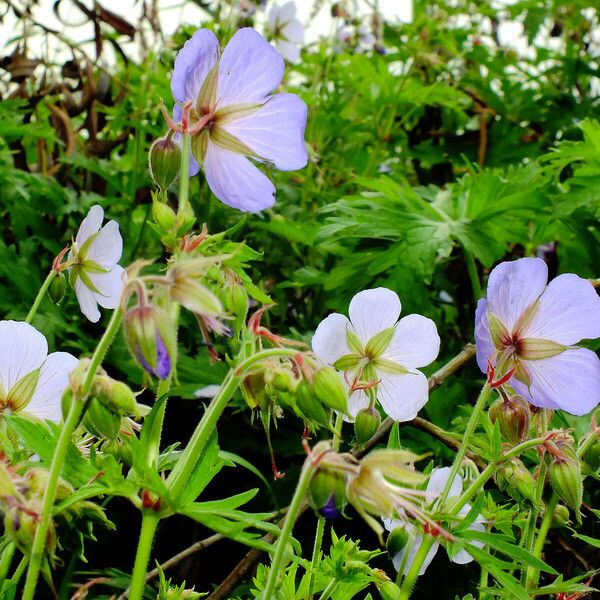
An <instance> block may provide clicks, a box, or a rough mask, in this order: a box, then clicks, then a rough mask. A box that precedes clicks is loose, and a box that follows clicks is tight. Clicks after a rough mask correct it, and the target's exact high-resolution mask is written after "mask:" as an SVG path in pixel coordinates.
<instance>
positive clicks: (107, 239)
mask: <svg viewBox="0 0 600 600" xmlns="http://www.w3.org/2000/svg"><path fill="white" fill-rule="evenodd" d="M122 254H123V238H122V237H121V234H120V232H119V224H118V223H117V222H116V221H109V222H108V223H107V224H106V225H105V226H104V227H103V228H102V229H101V230H100V233H99V234H98V237H97V238H96V239H95V240H94V241H93V242H92V243H91V244H90V247H89V250H88V253H87V256H86V258H87V259H89V260H93V261H94V262H97V263H98V264H99V265H101V266H112V265H114V264H116V263H117V262H118V261H119V260H120V259H121V255H122Z"/></svg>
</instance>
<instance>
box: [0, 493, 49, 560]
mask: <svg viewBox="0 0 600 600" xmlns="http://www.w3.org/2000/svg"><path fill="white" fill-rule="evenodd" d="M40 512H41V501H39V502H28V503H27V504H26V505H24V506H20V507H15V508H12V509H10V510H7V511H6V513H5V515H4V533H5V535H7V536H8V537H9V538H10V539H11V540H12V541H13V542H14V544H15V545H16V546H17V548H18V549H19V550H20V551H21V552H22V553H23V554H24V555H25V556H28V555H29V554H31V547H32V545H33V539H34V537H35V532H36V530H37V527H38V522H39V514H40ZM55 549H56V533H55V529H54V523H52V522H50V524H49V527H48V533H47V534H46V543H45V546H44V552H45V554H47V555H48V556H49V557H52V556H54V551H55Z"/></svg>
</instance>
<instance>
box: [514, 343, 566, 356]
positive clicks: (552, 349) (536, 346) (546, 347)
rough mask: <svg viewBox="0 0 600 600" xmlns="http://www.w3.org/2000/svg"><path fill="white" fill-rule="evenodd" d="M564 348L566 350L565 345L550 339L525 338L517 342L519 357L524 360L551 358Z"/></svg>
mask: <svg viewBox="0 0 600 600" xmlns="http://www.w3.org/2000/svg"><path fill="white" fill-rule="evenodd" d="M565 350H567V346H563V345H562V344H559V343H558V342H553V341H552V340H542V339H538V338H526V339H524V340H522V341H521V342H520V343H519V357H520V358H523V359H525V360H542V359H543V358H552V357H553V356H557V355H558V354H561V352H564V351H565Z"/></svg>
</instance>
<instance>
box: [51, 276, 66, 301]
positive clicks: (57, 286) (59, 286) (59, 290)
mask: <svg viewBox="0 0 600 600" xmlns="http://www.w3.org/2000/svg"><path fill="white" fill-rule="evenodd" d="M66 291H67V279H66V277H65V276H64V273H57V275H56V277H55V278H54V279H53V280H52V281H51V282H50V287H49V288H48V296H49V298H50V300H52V302H54V304H60V303H61V302H62V299H63V298H64V297H65V292H66Z"/></svg>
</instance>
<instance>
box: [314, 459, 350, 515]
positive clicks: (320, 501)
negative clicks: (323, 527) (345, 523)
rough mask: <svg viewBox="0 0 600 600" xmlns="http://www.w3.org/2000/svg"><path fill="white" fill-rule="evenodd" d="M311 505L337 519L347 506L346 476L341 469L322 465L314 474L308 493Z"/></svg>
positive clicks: (323, 513)
mask: <svg viewBox="0 0 600 600" xmlns="http://www.w3.org/2000/svg"><path fill="white" fill-rule="evenodd" d="M308 500H309V502H310V505H311V506H312V507H313V508H314V509H315V510H316V511H317V512H319V513H320V514H321V515H323V516H324V517H325V518H327V519H335V518H337V517H338V516H339V515H340V513H341V512H342V511H343V510H344V508H345V507H346V504H347V502H348V500H347V497H346V477H345V476H344V474H343V473H342V472H341V471H336V470H335V469H332V468H327V467H321V468H319V469H318V470H317V472H316V473H315V474H314V475H313V476H312V479H311V480H310V487H309V493H308Z"/></svg>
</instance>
